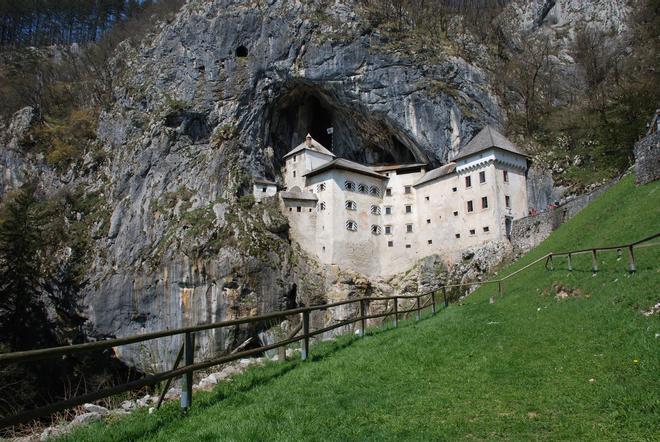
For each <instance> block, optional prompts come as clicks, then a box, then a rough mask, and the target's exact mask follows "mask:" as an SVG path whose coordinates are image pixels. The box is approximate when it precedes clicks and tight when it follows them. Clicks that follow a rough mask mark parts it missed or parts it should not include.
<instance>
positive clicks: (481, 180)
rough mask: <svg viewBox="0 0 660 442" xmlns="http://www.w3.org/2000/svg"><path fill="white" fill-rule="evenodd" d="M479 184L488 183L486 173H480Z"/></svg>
mask: <svg viewBox="0 0 660 442" xmlns="http://www.w3.org/2000/svg"><path fill="white" fill-rule="evenodd" d="M479 182H480V183H485V182H486V172H479Z"/></svg>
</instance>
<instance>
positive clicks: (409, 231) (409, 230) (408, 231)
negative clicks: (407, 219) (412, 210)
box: [406, 224, 413, 233]
mask: <svg viewBox="0 0 660 442" xmlns="http://www.w3.org/2000/svg"><path fill="white" fill-rule="evenodd" d="M412 227H413V225H412V224H406V232H407V233H412V231H413V230H412Z"/></svg>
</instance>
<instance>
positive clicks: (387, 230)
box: [385, 226, 392, 235]
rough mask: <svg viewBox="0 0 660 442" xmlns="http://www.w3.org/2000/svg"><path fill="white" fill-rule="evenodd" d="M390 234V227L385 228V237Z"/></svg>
mask: <svg viewBox="0 0 660 442" xmlns="http://www.w3.org/2000/svg"><path fill="white" fill-rule="evenodd" d="M391 234H392V226H385V235H391Z"/></svg>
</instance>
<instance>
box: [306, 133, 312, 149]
mask: <svg viewBox="0 0 660 442" xmlns="http://www.w3.org/2000/svg"><path fill="white" fill-rule="evenodd" d="M305 144H306V145H307V147H312V136H311V135H310V134H307V136H306V137H305Z"/></svg>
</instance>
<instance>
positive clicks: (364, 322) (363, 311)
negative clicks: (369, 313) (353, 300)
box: [360, 301, 367, 337]
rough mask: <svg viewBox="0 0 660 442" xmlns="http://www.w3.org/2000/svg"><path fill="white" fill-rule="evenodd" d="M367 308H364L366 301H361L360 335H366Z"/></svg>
mask: <svg viewBox="0 0 660 442" xmlns="http://www.w3.org/2000/svg"><path fill="white" fill-rule="evenodd" d="M365 310H366V309H365V308H364V301H360V318H362V319H361V320H360V336H361V337H363V336H364V329H365V328H366V327H367V320H366V319H365V317H364V316H365Z"/></svg>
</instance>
